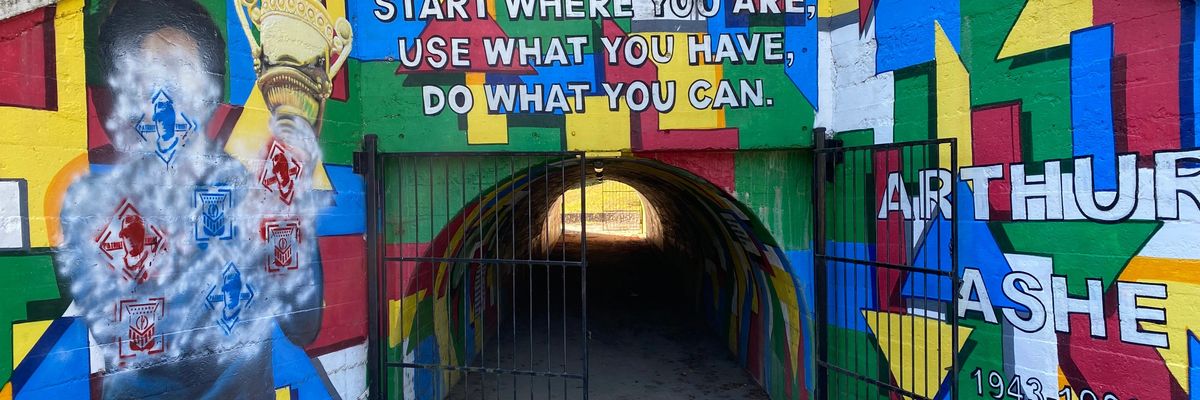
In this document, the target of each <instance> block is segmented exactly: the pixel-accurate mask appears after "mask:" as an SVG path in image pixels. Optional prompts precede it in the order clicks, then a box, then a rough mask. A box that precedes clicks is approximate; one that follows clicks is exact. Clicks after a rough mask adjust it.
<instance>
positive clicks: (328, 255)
mask: <svg viewBox="0 0 1200 400" xmlns="http://www.w3.org/2000/svg"><path fill="white" fill-rule="evenodd" d="M317 247H318V249H319V251H320V255H321V279H322V284H321V290H322V292H323V294H322V299H323V301H324V305H325V307H324V309H323V310H322V312H321V330H320V332H318V333H317V338H316V339H315V340H313V342H312V343H311V344H309V345H308V346H307V347H306V350H307V351H308V352H309V354H313V355H316V354H325V353H329V352H332V351H336V350H340V349H343V348H346V347H349V346H352V345H355V344H358V343H362V341H363V340H366V337H367V323H366V321H367V299H366V296H364V295H363V294H364V293H366V292H367V266H366V259H365V255H366V248H367V242H366V240H365V239H364V238H363V237H362V235H346V236H322V237H318V238H317Z"/></svg>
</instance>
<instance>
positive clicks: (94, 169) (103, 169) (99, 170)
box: [88, 164, 113, 175]
mask: <svg viewBox="0 0 1200 400" xmlns="http://www.w3.org/2000/svg"><path fill="white" fill-rule="evenodd" d="M88 170H89V172H91V173H92V174H94V175H105V174H108V173H109V172H112V170H113V166H112V164H88Z"/></svg>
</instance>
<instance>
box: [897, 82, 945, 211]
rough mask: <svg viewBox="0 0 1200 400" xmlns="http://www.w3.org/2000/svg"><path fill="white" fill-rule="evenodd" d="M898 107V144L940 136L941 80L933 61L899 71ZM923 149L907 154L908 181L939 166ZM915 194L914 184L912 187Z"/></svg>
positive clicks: (906, 170)
mask: <svg viewBox="0 0 1200 400" xmlns="http://www.w3.org/2000/svg"><path fill="white" fill-rule="evenodd" d="M895 77H896V107H895V113H896V116H895V122H896V123H895V127H894V133H893V140H894V141H895V142H896V143H902V142H915V141H921V140H929V139H934V138H937V106H936V104H937V96H936V91H937V80H936V71H935V64H934V63H932V62H929V63H925V64H920V65H914V66H912V67H908V68H905V69H902V70H898V71H896V73H895ZM920 149H921V150H924V148H923V147H922V148H920ZM931 158H936V156H935V155H932V154H931V155H929V156H926V155H925V154H924V153H922V152H918V153H913V152H912V151H911V150H910V151H908V152H907V154H905V155H904V159H905V160H906V161H904V162H903V163H902V164H903V165H904V177H905V178H906V179H905V182H916V180H915V179H909V178H910V177H913V178H915V177H916V176H917V171H918V170H919V169H922V168H926V166H932V165H936V163H935V162H934V161H933V160H932V159H931ZM908 189H909V193H910V194H911V193H913V192H912V189H914V187H909V188H908Z"/></svg>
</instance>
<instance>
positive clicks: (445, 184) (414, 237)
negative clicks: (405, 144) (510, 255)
mask: <svg viewBox="0 0 1200 400" xmlns="http://www.w3.org/2000/svg"><path fill="white" fill-rule="evenodd" d="M556 159H557V158H556V157H550V156H546V157H508V156H414V157H404V158H389V159H388V160H387V161H385V162H384V164H383V166H382V168H383V172H382V174H383V176H384V179H386V180H385V183H384V186H385V189H384V190H385V201H386V204H384V207H386V213H385V226H386V227H387V231H386V232H385V238H384V239H385V243H428V242H430V241H431V240H432V239H433V238H434V237H435V236H437V235H438V234H439V233H441V231H442V230H443V229H445V227H446V225H447V223H448V222H450V221H451V219H453V218H454V217H456V216H457V215H458V214H459V213H460V212H462V210H463V208H464V207H467V206H474V204H475V203H476V202H477V201H478V198H479V197H480V195H483V194H487V193H491V192H492V191H494V190H496V188H497V185H500V184H504V183H506V182H507V181H508V180H509V179H512V178H513V177H520V176H521V175H524V174H526V173H527V171H531V170H532V169H534V168H536V167H537V166H538V165H541V164H545V163H547V162H549V161H551V160H556ZM483 225H484V229H485V230H486V229H487V227H488V226H491V225H494V221H493V220H487V221H484V223H483ZM439 250H440V249H439Z"/></svg>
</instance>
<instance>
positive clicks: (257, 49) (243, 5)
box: [233, 0, 262, 71]
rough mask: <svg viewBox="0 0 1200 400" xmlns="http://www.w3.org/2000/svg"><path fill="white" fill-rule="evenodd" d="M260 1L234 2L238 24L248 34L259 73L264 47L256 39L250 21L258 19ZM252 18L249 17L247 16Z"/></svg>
mask: <svg viewBox="0 0 1200 400" xmlns="http://www.w3.org/2000/svg"><path fill="white" fill-rule="evenodd" d="M257 3H258V0H234V4H233V9H234V10H235V11H237V17H238V22H240V23H241V24H242V32H244V33H245V34H246V42H248V43H250V57H251V58H252V59H254V70H255V71H258V70H259V68H260V66H259V58H261V57H262V46H260V45H259V43H258V40H256V39H254V31H252V30H251V29H250V21H249V20H250V19H257V15H256V14H258V12H259V11H258V8H257V7H255V6H256V5H257ZM247 13H249V14H250V16H249V17H247V16H246V14H247Z"/></svg>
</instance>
